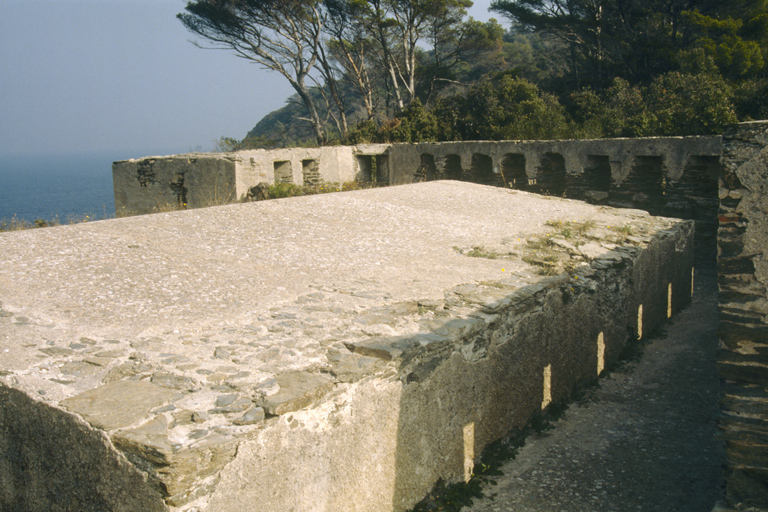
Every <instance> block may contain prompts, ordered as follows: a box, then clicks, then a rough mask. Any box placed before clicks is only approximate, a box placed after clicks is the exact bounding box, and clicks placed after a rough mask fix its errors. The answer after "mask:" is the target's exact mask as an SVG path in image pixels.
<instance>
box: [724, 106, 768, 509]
mask: <svg viewBox="0 0 768 512" xmlns="http://www.w3.org/2000/svg"><path fill="white" fill-rule="evenodd" d="M719 197H720V215H719V220H720V228H719V231H718V273H719V283H720V328H719V331H718V334H719V337H720V346H721V348H722V350H721V353H720V357H719V360H718V363H719V367H720V376H721V378H722V379H723V397H722V400H721V407H722V412H723V414H722V418H721V420H720V423H719V426H720V428H721V429H722V430H723V436H724V438H725V441H726V456H727V474H726V482H727V484H726V490H727V499H728V502H729V503H730V504H731V505H732V506H734V507H735V508H736V509H738V510H744V509H747V508H749V507H755V508H754V510H757V509H759V510H765V509H768V413H766V411H768V391H766V390H767V389H768V122H766V121H758V122H754V123H744V124H739V125H735V126H731V127H729V128H728V129H727V130H726V131H725V134H724V135H723V175H722V177H721V180H720V194H719ZM750 510H753V509H750Z"/></svg>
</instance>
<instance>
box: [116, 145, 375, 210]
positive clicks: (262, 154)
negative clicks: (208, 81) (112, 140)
mask: <svg viewBox="0 0 768 512" xmlns="http://www.w3.org/2000/svg"><path fill="white" fill-rule="evenodd" d="M366 150H367V151H368V152H367V153H366ZM376 150H377V148H376V147H375V146H371V147H367V148H365V149H363V150H356V149H355V148H353V147H348V146H336V147H325V148H292V149H276V150H269V151H267V150H250V151H237V152H234V153H192V154H183V155H171V156H156V157H145V158H140V159H137V160H124V161H119V162H115V163H113V164H112V178H113V185H114V190H115V211H116V212H117V216H118V217H122V216H125V215H136V214H143V213H152V212H157V211H163V210H166V211H167V210H168V209H179V208H181V209H185V208H200V207H205V206H214V205H220V204H230V203H235V202H238V201H243V200H245V199H246V198H247V197H248V193H249V191H250V189H251V187H253V186H255V185H257V184H259V183H268V184H270V185H271V184H274V183H295V184H299V185H301V184H319V183H322V182H329V183H344V182H348V181H355V180H360V181H365V176H361V175H360V174H361V171H360V165H359V164H358V162H357V155H359V158H361V159H362V161H363V166H364V165H365V162H366V160H365V158H366V156H367V158H369V159H370V158H371V157H370V156H368V155H370V154H375V151H376ZM371 152H374V153H371ZM369 172H370V169H369ZM368 180H369V181H370V175H369V176H368Z"/></svg>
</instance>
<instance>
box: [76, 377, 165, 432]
mask: <svg viewBox="0 0 768 512" xmlns="http://www.w3.org/2000/svg"><path fill="white" fill-rule="evenodd" d="M173 394H174V393H173V392H172V391H170V390H168V389H164V388H162V387H160V386H156V385H154V384H151V383H149V382H145V381H126V380H123V381H117V382H113V383H110V384H106V385H104V386H101V387H98V388H95V389H91V390H88V391H85V392H83V393H80V394H79V395H76V396H73V397H71V398H67V399H66V400H63V401H62V402H61V405H62V406H64V407H66V408H67V409H69V410H70V411H72V412H76V413H78V414H79V415H81V416H82V417H84V418H85V419H86V420H87V421H88V422H89V423H91V424H92V425H93V426H95V427H98V428H101V429H104V430H114V429H116V428H122V427H127V426H129V425H133V424H134V423H136V422H138V421H140V420H141V419H143V418H144V417H146V416H147V414H148V413H149V411H150V410H151V409H154V408H155V407H159V406H161V405H164V404H166V403H167V402H168V401H169V400H170V398H171V397H172V396H173Z"/></svg>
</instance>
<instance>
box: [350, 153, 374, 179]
mask: <svg viewBox="0 0 768 512" xmlns="http://www.w3.org/2000/svg"><path fill="white" fill-rule="evenodd" d="M357 169H358V171H357V176H356V177H355V181H357V182H359V183H370V182H372V181H375V180H376V171H377V169H376V160H375V159H374V158H373V155H357Z"/></svg>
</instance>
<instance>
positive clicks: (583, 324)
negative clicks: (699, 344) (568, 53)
mask: <svg viewBox="0 0 768 512" xmlns="http://www.w3.org/2000/svg"><path fill="white" fill-rule="evenodd" d="M692 265H693V223H692V222H691V221H681V220H675V219H668V218H663V217H652V216H650V215H648V214H647V213H646V212H642V211H638V210H631V209H624V210H617V209H612V208H609V207H606V206H595V205H589V204H586V203H583V202H579V201H572V200H567V199H561V198H551V197H542V196H537V195H533V194H529V193H526V192H521V191H515V190H508V189H501V188H494V187H487V186H483V185H477V184H471V183H460V182H452V181H444V182H431V183H421V184H414V185H408V186H398V187H388V188H380V189H372V190H363V191H356V192H348V193H339V194H326V195H319V196H307V197H301V198H292V199H285V200H276V201H267V202H256V203H247V204H235V205H227V206H220V207H214V208H203V209H197V210H191V211H180V212H171V213H161V214H156V215H146V216H141V217H130V218H122V219H114V220H108V221H100V222H93V223H87V224H79V225H72V226H60V227H55V228H49V229H40V230H30V231H23V232H12V233H3V234H0V509H1V510H26V511H46V512H48V511H85V512H88V511H94V512H96V511H98V512H103V511H110V510H112V511H125V512H134V511H135V512H140V511H141V512H144V511H168V510H173V511H190V512H191V511H196V512H234V511H236V512H246V511H275V510H281V511H282V510H285V511H288V510H294V511H301V512H314V511H317V512H352V511H354V512H374V511H375V512H381V511H393V512H403V511H405V510H408V509H409V508H411V507H413V505H414V504H415V503H417V502H418V501H419V500H421V499H422V498H423V497H424V496H425V495H426V493H427V492H428V491H429V490H430V489H431V488H432V486H433V485H434V483H435V482H436V481H437V480H438V479H443V480H445V481H453V482H455V481H461V480H463V479H466V478H467V477H468V476H469V475H470V474H471V472H472V468H473V464H474V463H475V461H476V460H477V459H478V457H479V455H480V453H481V452H482V450H483V448H484V447H485V446H486V445H487V444H488V443H489V442H491V441H493V440H495V439H498V438H500V437H502V436H503V435H504V434H506V433H507V432H508V431H509V430H510V429H512V428H514V427H519V426H522V425H523V424H525V423H526V422H527V421H528V419H529V418H531V417H532V416H533V415H535V414H537V413H539V412H541V411H542V410H543V409H546V408H547V407H549V406H550V404H552V403H556V402H560V401H563V400H566V399H567V398H568V397H569V396H570V394H571V393H572V391H573V390H574V388H575V387H578V386H580V385H583V384H585V383H588V382H590V381H592V380H593V379H595V378H596V377H597V376H598V375H599V374H600V373H601V372H602V371H603V369H604V368H605V367H606V366H607V365H609V364H610V363H611V362H612V361H615V360H616V359H617V358H618V356H619V354H620V353H621V351H622V350H623V349H624V348H625V346H626V344H627V343H634V342H635V340H636V339H637V338H638V337H642V336H645V335H647V334H648V333H650V332H651V331H653V330H654V329H655V328H657V327H658V326H660V325H661V324H662V323H663V322H664V321H665V320H666V319H667V318H668V317H669V316H671V315H672V314H674V313H675V312H676V311H678V310H680V309H681V308H683V307H685V305H686V304H688V302H689V300H690V294H691V288H692V279H691V276H692Z"/></svg>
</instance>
